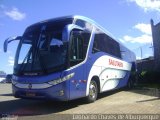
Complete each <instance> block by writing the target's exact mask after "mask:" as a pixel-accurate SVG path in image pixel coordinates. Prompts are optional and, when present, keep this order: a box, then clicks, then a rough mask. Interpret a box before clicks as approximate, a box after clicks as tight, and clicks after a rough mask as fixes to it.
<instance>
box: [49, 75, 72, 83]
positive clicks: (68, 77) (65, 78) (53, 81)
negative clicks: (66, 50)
mask: <svg viewBox="0 0 160 120" xmlns="http://www.w3.org/2000/svg"><path fill="white" fill-rule="evenodd" d="M73 76H74V73H71V74H69V75H66V76H64V77H63V78H59V79H56V80H52V81H49V82H48V84H51V85H56V84H59V83H61V82H64V81H66V80H68V79H70V78H72V77H73Z"/></svg>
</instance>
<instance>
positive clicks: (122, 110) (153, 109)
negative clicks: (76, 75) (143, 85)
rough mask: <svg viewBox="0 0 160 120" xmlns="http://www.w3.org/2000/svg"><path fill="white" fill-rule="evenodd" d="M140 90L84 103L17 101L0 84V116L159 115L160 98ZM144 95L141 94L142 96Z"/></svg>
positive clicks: (122, 92)
mask: <svg viewBox="0 0 160 120" xmlns="http://www.w3.org/2000/svg"><path fill="white" fill-rule="evenodd" d="M146 92H147V91H142V90H130V91H125V90H116V91H111V92H106V93H103V94H101V95H100V96H99V99H98V100H97V101H96V102H94V103H91V104H86V103H85V102H84V100H83V99H78V100H73V101H70V102H55V101H37V100H23V99H16V98H14V97H13V96H12V94H11V85H10V84H0V114H2V115H4V116H7V115H8V116H9V117H12V115H14V116H15V117H16V116H17V117H18V119H22V120H25V119H33V120H34V119H39V120H40V119H53V116H54V115H55V114H60V115H62V114H160V99H159V98H158V97H154V96H148V95H144V94H146ZM143 93H144V94H143Z"/></svg>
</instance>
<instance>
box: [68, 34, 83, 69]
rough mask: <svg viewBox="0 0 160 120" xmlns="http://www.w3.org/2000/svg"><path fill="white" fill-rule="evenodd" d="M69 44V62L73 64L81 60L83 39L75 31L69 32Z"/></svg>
mask: <svg viewBox="0 0 160 120" xmlns="http://www.w3.org/2000/svg"><path fill="white" fill-rule="evenodd" d="M70 45H71V47H70V64H71V66H73V65H75V64H77V63H79V62H81V61H82V60H83V39H82V37H81V36H80V35H79V34H78V33H77V32H76V31H73V32H72V33H71V43H70Z"/></svg>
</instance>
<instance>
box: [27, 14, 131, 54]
mask: <svg viewBox="0 0 160 120" xmlns="http://www.w3.org/2000/svg"><path fill="white" fill-rule="evenodd" d="M63 19H73V20H74V21H75V20H76V19H80V20H84V21H86V22H88V23H91V24H92V25H94V26H96V27H97V28H99V29H101V30H102V31H103V32H104V33H106V34H107V35H109V36H110V37H111V38H113V39H114V40H116V41H117V42H119V43H120V44H121V45H122V46H124V45H123V44H122V42H121V41H119V40H117V39H116V37H114V36H113V35H112V34H111V33H110V32H109V31H107V30H106V29H105V28H103V27H102V26H101V25H99V24H98V23H97V22H95V21H94V20H92V19H90V18H87V17H84V16H81V15H70V16H63V17H56V18H52V19H47V20H43V21H40V22H37V23H35V24H32V25H31V26H34V25H37V24H41V23H45V22H54V21H58V20H63ZM31 26H29V27H31ZM124 47H125V46H124ZM125 48H127V47H125ZM127 49H128V48H127ZM128 50H129V51H130V52H132V51H131V50H130V49H128Z"/></svg>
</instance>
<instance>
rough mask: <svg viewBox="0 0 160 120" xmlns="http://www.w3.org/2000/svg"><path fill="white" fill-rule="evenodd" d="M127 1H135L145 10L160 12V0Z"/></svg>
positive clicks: (134, 0)
mask: <svg viewBox="0 0 160 120" xmlns="http://www.w3.org/2000/svg"><path fill="white" fill-rule="evenodd" d="M127 2H135V3H136V4H137V5H138V6H139V7H141V8H142V9H143V10H144V11H145V12H148V11H157V12H160V0H127Z"/></svg>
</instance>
